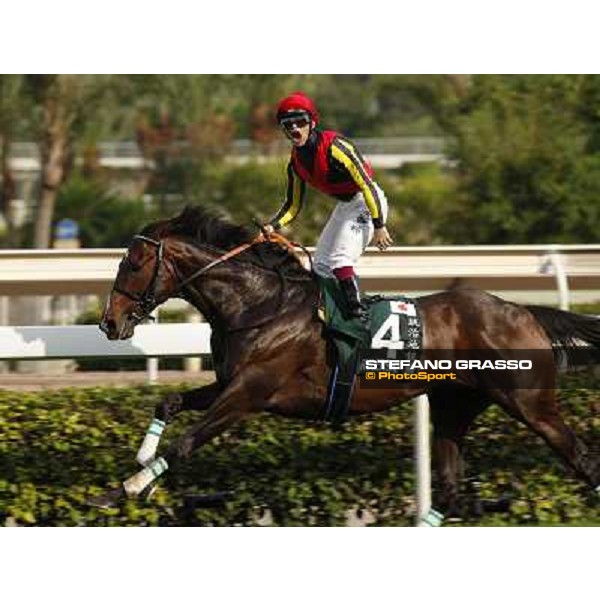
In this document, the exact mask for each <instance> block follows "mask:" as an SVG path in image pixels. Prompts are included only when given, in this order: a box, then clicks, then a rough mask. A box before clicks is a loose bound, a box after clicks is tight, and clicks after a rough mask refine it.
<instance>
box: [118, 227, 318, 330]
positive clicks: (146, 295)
mask: <svg viewBox="0 0 600 600" xmlns="http://www.w3.org/2000/svg"><path fill="white" fill-rule="evenodd" d="M135 240H139V241H142V242H144V243H146V244H150V245H151V246H153V247H154V248H156V255H155V263H154V270H153V273H152V279H151V280H150V282H149V283H148V285H147V286H146V289H145V290H144V291H143V292H140V293H135V292H130V291H128V290H124V289H122V288H120V287H118V286H117V282H116V281H115V283H114V285H113V288H112V291H113V292H116V293H117V294H121V295H123V296H125V297H126V298H129V299H130V300H133V301H134V302H135V303H136V305H135V308H134V310H133V312H132V313H131V315H130V319H131V320H132V321H134V324H138V323H140V322H141V321H143V320H145V319H152V320H153V319H154V317H152V316H151V313H152V311H153V310H154V309H155V308H156V306H158V302H157V301H156V287H157V285H158V274H159V272H160V267H161V266H162V265H167V263H166V261H165V260H164V246H163V241H162V240H155V239H153V238H150V237H147V236H145V235H139V234H138V235H135V236H134V237H133V240H132V243H133V242H134V241H135ZM266 241H272V242H275V243H278V244H281V245H283V246H285V247H286V248H288V250H294V249H295V247H301V248H302V249H303V250H304V252H306V254H307V256H309V259H310V254H309V253H308V251H307V250H306V249H305V248H304V247H303V246H300V245H299V244H295V243H293V242H290V241H289V240H288V239H286V238H285V237H284V236H282V235H279V234H277V233H271V234H269V235H268V236H267V235H265V234H263V233H260V234H258V235H257V236H256V237H255V238H254V239H252V240H251V241H250V242H246V243H244V244H240V245H239V246H236V247H235V248H233V249H232V250H229V251H228V252H226V253H225V254H223V255H222V256H219V257H218V258H216V259H214V260H212V261H211V262H209V263H208V264H207V265H205V266H204V267H202V268H200V269H198V270H197V271H195V272H194V273H192V275H190V276H189V277H186V278H184V279H180V277H179V275H178V273H177V270H176V269H175V268H174V266H173V265H172V266H171V268H170V269H169V270H170V271H171V272H172V273H173V275H174V276H175V278H176V279H177V280H178V282H177V286H176V288H175V289H174V290H173V292H172V295H173V296H181V297H185V296H186V291H187V290H186V288H187V287H188V286H189V284H190V283H192V281H195V280H196V279H197V278H198V277H201V276H202V275H204V274H205V273H206V272H207V271H209V270H210V269H212V268H214V267H216V266H217V265H219V264H222V263H224V262H226V261H228V260H229V259H230V258H233V257H234V256H237V255H238V254H241V253H242V252H245V251H246V250H248V249H249V248H251V247H252V246H254V245H256V244H260V243H263V242H266ZM278 273H279V271H278ZM279 275H280V278H281V279H282V282H283V285H282V288H281V290H280V295H279V296H280V297H279V303H278V307H277V310H276V311H274V314H273V316H271V315H269V317H268V318H267V319H263V320H262V321H260V322H259V323H253V324H252V325H250V326H244V327H238V328H236V329H235V330H233V329H231V330H229V331H230V332H231V331H238V330H241V329H250V328H254V327H259V326H260V325H263V324H264V323H266V322H267V321H269V320H272V319H273V318H275V316H276V315H277V314H278V313H279V311H280V309H281V307H282V305H283V297H284V292H285V278H284V277H283V276H282V274H281V273H279ZM138 309H139V312H138Z"/></svg>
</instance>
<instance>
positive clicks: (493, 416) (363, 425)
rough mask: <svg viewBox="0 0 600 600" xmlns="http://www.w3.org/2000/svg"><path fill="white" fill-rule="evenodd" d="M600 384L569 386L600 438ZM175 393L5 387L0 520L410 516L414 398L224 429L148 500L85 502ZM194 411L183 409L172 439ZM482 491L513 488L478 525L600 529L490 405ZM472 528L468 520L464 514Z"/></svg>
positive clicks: (478, 441) (472, 449) (555, 471)
mask: <svg viewBox="0 0 600 600" xmlns="http://www.w3.org/2000/svg"><path fill="white" fill-rule="evenodd" d="M591 387H592V383H591V379H587V378H586V376H579V377H578V378H575V379H570V380H569V382H568V385H567V386H566V387H565V389H563V390H562V391H561V392H560V396H561V403H562V405H563V407H564V409H565V411H566V413H567V414H568V415H569V417H570V418H569V420H570V422H571V423H572V424H573V425H574V426H575V427H576V429H577V430H578V431H579V432H580V433H581V434H582V436H583V437H584V439H586V440H588V441H590V442H592V443H593V441H594V438H593V436H594V432H597V431H598V427H599V425H600V416H599V410H598V408H599V406H600V393H599V392H598V391H596V390H593V389H588V388H591ZM173 389H174V388H173V387H166V386H157V387H148V386H139V387H132V388H121V389H114V388H88V389H64V390H60V391H56V392H43V393H21V392H9V391H3V392H0V422H1V423H2V427H1V430H0V523H4V524H12V525H22V526H25V525H37V526H58V525H61V526H82V525H87V526H106V525H136V526H141V525H143V526H154V525H171V526H172V525H189V524H196V525H257V524H273V525H345V524H347V523H348V522H351V521H355V520H359V521H360V522H363V523H367V524H373V525H394V526H399V525H410V524H412V511H413V509H414V504H413V490H414V477H413V458H412V444H411V441H412V440H411V438H412V427H411V421H412V420H411V407H410V405H404V406H400V407H398V408H396V409H394V410H391V411H389V412H388V413H386V414H384V415H378V416H372V417H371V416H369V417H361V418H357V419H353V420H351V421H349V422H348V423H347V424H346V425H344V426H343V427H342V428H341V429H339V430H332V429H330V428H329V427H327V426H322V425H314V424H312V425H311V424H308V425H307V424H306V423H303V422H300V421H294V420H285V419H282V418H279V417H273V416H269V415H261V416H259V417H256V418H254V419H253V420H250V421H247V422H245V423H242V424H240V425H239V426H237V427H235V428H234V429H232V430H230V431H228V432H226V433H225V434H223V435H222V436H220V437H219V438H217V439H216V440H215V441H213V442H212V443H211V444H209V445H207V446H205V447H204V448H201V449H200V450H199V451H198V452H197V453H196V454H195V455H194V456H193V458H192V459H190V460H189V461H188V462H187V463H185V464H182V465H180V467H179V468H177V469H175V470H174V471H173V472H171V474H170V477H169V479H168V480H167V481H166V482H164V483H163V484H162V485H161V486H160V487H159V489H158V491H157V492H156V494H155V495H154V496H153V497H152V498H151V499H150V500H147V501H127V502H125V503H124V504H123V505H121V506H119V507H118V508H114V509H109V510H98V509H93V508H89V507H88V506H87V505H86V499H87V498H88V497H89V496H91V495H93V494H96V493H98V492H100V491H101V490H102V489H104V488H105V486H106V485H107V484H116V483H118V482H120V481H122V480H123V479H124V478H126V477H127V476H129V475H130V474H132V473H133V472H134V471H135V470H137V468H138V466H137V465H136V464H135V461H134V457H135V453H136V451H137V448H138V446H139V443H140V441H141V439H142V436H143V434H144V432H145V429H146V427H147V425H148V423H149V421H150V419H151V416H152V411H153V406H154V403H155V402H156V401H157V399H158V398H160V397H161V396H162V395H164V394H165V393H167V392H168V391H172V390H173ZM198 416H199V415H198V414H187V415H181V417H180V418H179V420H178V421H177V422H176V423H175V424H173V425H172V426H171V427H169V428H167V432H166V434H165V438H166V440H168V439H172V438H173V437H174V436H175V435H177V434H178V433H180V432H181V431H182V430H183V428H184V427H185V426H186V425H189V424H190V423H191V422H193V421H194V420H196V419H197V418H198ZM465 451H466V458H467V461H468V474H469V475H475V476H476V477H477V480H478V484H477V487H478V489H479V493H480V495H481V496H482V497H484V498H496V497H498V496H501V495H503V494H506V493H510V494H511V495H512V496H513V498H514V500H513V502H512V505H511V508H510V512H509V513H508V514H497V515H486V516H484V517H483V518H482V519H480V520H478V521H477V523H478V524H481V525H523V524H543V525H550V524H552V525H554V524H600V507H599V506H598V502H597V499H595V498H594V497H593V496H592V495H591V494H589V493H587V492H586V491H585V490H584V489H583V487H582V485H581V484H580V483H579V482H578V481H577V480H575V479H574V477H572V476H571V475H570V474H569V473H568V472H567V470H566V469H565V467H564V466H563V465H562V464H561V463H560V462H559V461H558V460H557V459H556V458H555V457H554V455H553V453H552V452H551V451H550V450H549V449H548V448H547V447H546V445H545V444H543V442H541V441H540V440H538V439H537V437H535V436H533V435H532V434H530V433H529V432H528V431H526V430H525V428H524V427H522V426H521V425H519V424H518V423H516V422H515V421H513V420H512V419H509V418H508V417H506V416H505V415H504V414H503V413H502V412H501V411H500V410H497V409H494V408H493V409H490V410H489V411H488V413H486V415H484V416H483V417H482V418H481V420H480V423H479V425H478V427H477V428H476V429H475V430H474V431H473V432H472V434H471V435H470V436H469V438H468V441H467V444H466V448H465ZM194 490H195V491H199V492H202V493H204V492H216V491H222V490H231V491H233V495H232V496H231V498H229V499H228V500H227V501H226V502H225V503H224V505H223V506H221V507H218V508H200V509H196V510H195V511H193V512H192V513H188V514H185V513H184V512H183V511H182V507H183V505H184V502H185V496H186V494H187V493H189V492H190V491H194ZM466 522H467V523H469V521H466Z"/></svg>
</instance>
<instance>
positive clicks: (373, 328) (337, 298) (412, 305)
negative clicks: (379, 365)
mask: <svg viewBox="0 0 600 600" xmlns="http://www.w3.org/2000/svg"><path fill="white" fill-rule="evenodd" d="M315 277H316V279H317V282H318V284H319V291H320V293H319V302H318V306H317V314H318V317H319V319H320V320H321V321H322V323H323V337H324V338H325V340H326V343H327V364H328V366H329V367H330V369H331V373H330V377H329V384H328V386H327V396H326V398H325V402H324V404H323V408H322V410H321V413H320V415H319V420H323V421H329V422H331V423H333V424H334V425H339V424H340V423H341V422H342V421H343V420H344V419H345V418H346V416H347V414H348V411H349V408H350V403H351V400H352V394H353V391H354V385H355V381H356V376H357V375H360V374H361V360H360V358H361V354H363V353H364V352H366V351H373V350H378V351H379V352H381V351H385V350H386V349H387V350H388V353H394V354H395V351H397V350H403V351H418V350H419V349H420V348H421V344H422V335H423V332H422V322H421V317H420V313H419V306H418V304H417V302H416V301H415V300H413V299H411V298H408V297H406V296H402V295H393V296H387V295H386V296H382V295H370V294H364V295H362V301H363V303H364V305H365V306H366V307H367V318H366V319H364V320H361V319H356V318H350V319H348V318H346V311H345V304H344V303H345V298H344V295H343V292H342V290H341V289H340V286H339V283H338V281H337V279H333V278H324V277H319V276H318V275H315Z"/></svg>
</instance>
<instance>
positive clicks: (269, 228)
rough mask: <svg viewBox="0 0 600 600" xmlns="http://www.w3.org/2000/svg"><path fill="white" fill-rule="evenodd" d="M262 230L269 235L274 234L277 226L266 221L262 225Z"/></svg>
mask: <svg viewBox="0 0 600 600" xmlns="http://www.w3.org/2000/svg"><path fill="white" fill-rule="evenodd" d="M262 230H263V233H264V234H265V235H267V236H269V235H272V234H273V233H275V227H273V225H271V224H270V223H265V224H264V225H263V226H262Z"/></svg>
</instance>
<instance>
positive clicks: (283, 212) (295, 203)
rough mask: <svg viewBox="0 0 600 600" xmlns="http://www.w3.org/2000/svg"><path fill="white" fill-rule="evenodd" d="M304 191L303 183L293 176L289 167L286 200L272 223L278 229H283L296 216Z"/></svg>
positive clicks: (300, 206)
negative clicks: (275, 224) (276, 225)
mask: <svg viewBox="0 0 600 600" xmlns="http://www.w3.org/2000/svg"><path fill="white" fill-rule="evenodd" d="M304 189H305V185H304V182H303V181H302V180H301V179H300V178H299V177H298V176H296V175H295V174H294V171H293V169H292V168H291V165H290V167H289V168H288V189H287V198H286V200H285V202H284V203H283V206H282V207H281V208H280V209H279V212H278V213H277V215H276V216H275V218H274V219H272V222H275V223H277V224H278V226H279V227H284V226H285V225H287V224H288V223H291V222H292V221H293V220H294V219H295V218H296V217H297V216H298V213H299V212H300V209H301V208H302V204H303V200H304Z"/></svg>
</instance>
